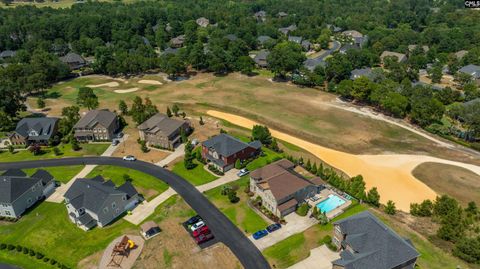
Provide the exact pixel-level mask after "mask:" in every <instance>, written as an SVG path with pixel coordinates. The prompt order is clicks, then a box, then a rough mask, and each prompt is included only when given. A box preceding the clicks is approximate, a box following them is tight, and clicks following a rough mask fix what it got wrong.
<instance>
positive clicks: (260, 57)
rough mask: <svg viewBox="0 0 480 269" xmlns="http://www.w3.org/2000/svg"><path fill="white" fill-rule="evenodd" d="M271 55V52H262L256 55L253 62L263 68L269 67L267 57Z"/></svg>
mask: <svg viewBox="0 0 480 269" xmlns="http://www.w3.org/2000/svg"><path fill="white" fill-rule="evenodd" d="M269 54H270V51H268V50H261V51H259V52H258V53H257V55H255V57H254V58H253V61H255V63H256V64H258V65H260V66H263V65H267V57H268V55H269Z"/></svg>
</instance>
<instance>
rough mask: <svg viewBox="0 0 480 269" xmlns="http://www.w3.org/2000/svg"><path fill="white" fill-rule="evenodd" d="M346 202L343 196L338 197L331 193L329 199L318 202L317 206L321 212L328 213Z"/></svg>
mask: <svg viewBox="0 0 480 269" xmlns="http://www.w3.org/2000/svg"><path fill="white" fill-rule="evenodd" d="M344 203H345V200H343V199H342V198H340V197H338V196H337V195H335V194H330V195H329V196H328V198H327V199H325V200H323V201H321V202H320V203H318V204H317V208H318V210H320V212H323V213H328V212H330V211H332V210H334V209H335V208H337V207H339V206H341V205H343V204H344Z"/></svg>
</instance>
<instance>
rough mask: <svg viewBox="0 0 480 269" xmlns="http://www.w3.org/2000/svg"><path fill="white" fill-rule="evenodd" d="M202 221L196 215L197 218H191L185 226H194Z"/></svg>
mask: <svg viewBox="0 0 480 269" xmlns="http://www.w3.org/2000/svg"><path fill="white" fill-rule="evenodd" d="M200 220H202V218H201V217H200V216H199V215H196V216H193V217H191V218H189V219H188V220H187V221H186V222H185V224H187V225H193V224H195V223H197V222H199V221H200Z"/></svg>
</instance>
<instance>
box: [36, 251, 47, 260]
mask: <svg viewBox="0 0 480 269" xmlns="http://www.w3.org/2000/svg"><path fill="white" fill-rule="evenodd" d="M36 256H37V259H39V260H40V259H43V257H44V256H45V255H43V254H42V253H40V252H37V255H36Z"/></svg>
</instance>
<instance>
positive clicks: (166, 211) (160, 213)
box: [144, 194, 196, 223]
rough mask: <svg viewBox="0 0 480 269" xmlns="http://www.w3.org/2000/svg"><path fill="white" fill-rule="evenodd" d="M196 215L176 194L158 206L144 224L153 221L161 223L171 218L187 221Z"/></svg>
mask: <svg viewBox="0 0 480 269" xmlns="http://www.w3.org/2000/svg"><path fill="white" fill-rule="evenodd" d="M171 209H172V210H171ZM195 214H196V213H195V211H194V210H193V209H191V208H190V207H189V206H188V205H187V204H186V203H185V202H184V201H183V199H182V198H181V197H180V196H179V195H177V194H175V195H173V196H171V197H170V198H168V199H167V200H165V202H163V203H161V204H160V205H159V206H157V208H155V211H154V213H153V214H152V215H150V216H149V217H148V218H147V219H146V220H145V221H144V222H146V221H150V220H152V221H154V222H156V223H161V222H162V221H163V220H165V219H167V218H168V217H170V216H174V217H180V218H182V219H185V220H187V219H189V218H190V217H192V216H194V215H195Z"/></svg>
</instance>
